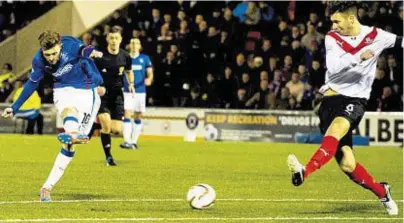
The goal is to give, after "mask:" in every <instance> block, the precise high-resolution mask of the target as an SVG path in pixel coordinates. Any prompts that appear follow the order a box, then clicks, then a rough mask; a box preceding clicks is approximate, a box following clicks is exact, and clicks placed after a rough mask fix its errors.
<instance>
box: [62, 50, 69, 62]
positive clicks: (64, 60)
mask: <svg viewBox="0 0 404 223" xmlns="http://www.w3.org/2000/svg"><path fill="white" fill-rule="evenodd" d="M60 60H62V62H67V61H68V60H69V56H68V55H67V53H64V52H62V53H61V54H60Z"/></svg>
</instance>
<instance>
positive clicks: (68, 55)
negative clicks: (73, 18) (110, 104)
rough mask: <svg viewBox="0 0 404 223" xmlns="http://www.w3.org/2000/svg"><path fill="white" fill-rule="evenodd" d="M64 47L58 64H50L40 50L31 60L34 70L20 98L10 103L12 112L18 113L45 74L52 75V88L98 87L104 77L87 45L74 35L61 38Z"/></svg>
mask: <svg viewBox="0 0 404 223" xmlns="http://www.w3.org/2000/svg"><path fill="white" fill-rule="evenodd" d="M61 42H62V49H61V52H60V58H59V61H58V63H57V64H55V65H51V64H49V63H48V62H47V61H46V59H45V58H44V57H43V55H42V50H41V49H39V50H38V52H37V53H36V54H35V56H34V59H33V60H32V71H31V74H30V76H29V80H28V81H27V82H26V83H25V86H24V89H23V90H22V92H21V94H20V96H19V97H18V99H17V100H16V101H15V102H14V104H12V105H11V108H12V109H13V112H14V113H16V112H18V109H19V108H20V107H21V105H22V104H24V102H25V101H26V100H27V99H28V98H29V97H30V96H31V94H32V93H33V92H34V91H35V90H36V89H37V88H38V87H39V81H40V80H41V79H42V78H43V77H44V76H45V75H52V77H53V81H54V84H53V87H54V88H62V87H74V88H78V89H89V88H95V87H98V86H99V85H100V84H102V82H103V80H102V77H101V74H100V72H99V71H98V69H97V67H96V66H95V64H94V62H93V61H92V60H91V59H89V58H88V56H89V55H90V52H91V50H84V49H89V48H86V47H85V46H84V44H83V43H82V42H81V41H80V40H78V39H76V38H74V37H71V36H64V37H62V39H61Z"/></svg>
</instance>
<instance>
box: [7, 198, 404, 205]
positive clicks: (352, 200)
mask: <svg viewBox="0 0 404 223" xmlns="http://www.w3.org/2000/svg"><path fill="white" fill-rule="evenodd" d="M184 201H185V199H179V198H177V199H174V198H173V199H153V198H150V199H148V198H145V199H105V200H103V199H87V200H59V201H58V200H56V201H52V202H51V203H109V202H123V203H125V202H184ZM216 201H222V202H322V203H335V202H341V203H346V202H364V203H365V202H370V203H376V202H379V201H378V200H376V199H374V200H354V199H266V198H223V199H216ZM396 202H401V203H402V202H404V201H403V200H396ZM35 203H41V202H40V201H39V200H36V201H32V200H31V201H0V205H7V204H35Z"/></svg>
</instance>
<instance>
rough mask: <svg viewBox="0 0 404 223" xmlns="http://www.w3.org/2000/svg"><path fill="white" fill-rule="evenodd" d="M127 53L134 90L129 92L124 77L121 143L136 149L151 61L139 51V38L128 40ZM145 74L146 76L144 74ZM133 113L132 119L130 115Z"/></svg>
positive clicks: (127, 147)
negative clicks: (130, 59)
mask: <svg viewBox="0 0 404 223" xmlns="http://www.w3.org/2000/svg"><path fill="white" fill-rule="evenodd" d="M129 46H130V47H129V48H130V52H129V55H130V56H131V58H132V70H133V72H134V74H135V82H134V85H135V92H136V94H135V95H133V94H131V93H130V92H129V88H128V81H127V80H126V78H124V84H125V85H124V109H125V113H124V119H123V138H124V142H123V143H122V144H121V148H123V149H137V148H138V146H137V140H138V138H139V135H140V132H141V130H142V121H141V118H142V114H143V113H144V112H145V111H146V86H150V85H151V83H152V81H153V68H152V63H151V60H150V58H149V56H147V55H146V54H143V53H140V50H141V49H142V45H141V43H140V40H139V39H136V38H135V39H131V40H130V45H129ZM146 74H147V76H146ZM133 114H134V120H133V119H132V116H133Z"/></svg>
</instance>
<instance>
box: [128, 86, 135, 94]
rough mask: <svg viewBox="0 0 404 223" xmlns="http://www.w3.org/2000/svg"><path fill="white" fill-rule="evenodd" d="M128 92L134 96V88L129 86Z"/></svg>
mask: <svg viewBox="0 0 404 223" xmlns="http://www.w3.org/2000/svg"><path fill="white" fill-rule="evenodd" d="M129 92H130V93H132V94H133V95H135V86H133V85H129Z"/></svg>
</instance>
